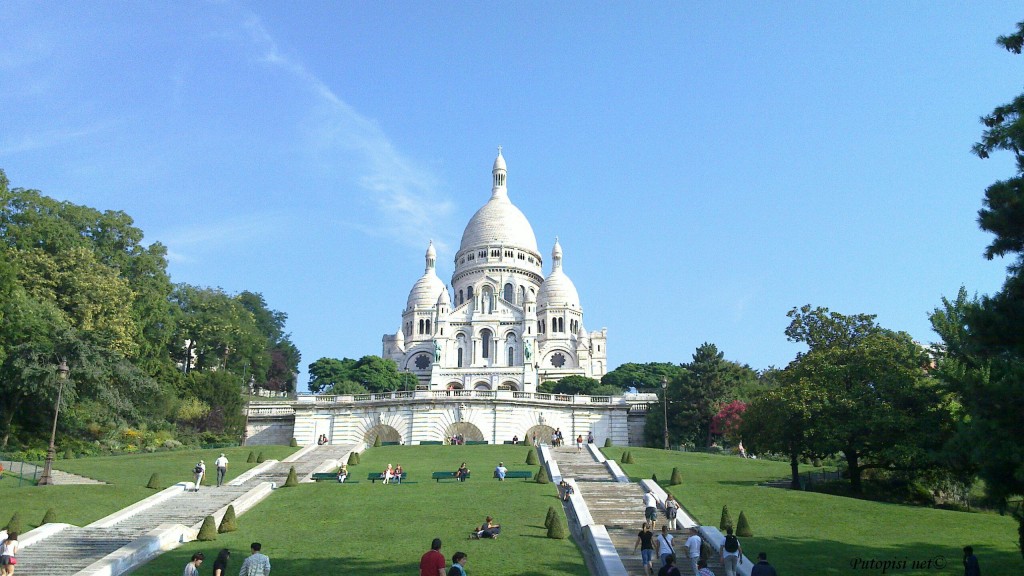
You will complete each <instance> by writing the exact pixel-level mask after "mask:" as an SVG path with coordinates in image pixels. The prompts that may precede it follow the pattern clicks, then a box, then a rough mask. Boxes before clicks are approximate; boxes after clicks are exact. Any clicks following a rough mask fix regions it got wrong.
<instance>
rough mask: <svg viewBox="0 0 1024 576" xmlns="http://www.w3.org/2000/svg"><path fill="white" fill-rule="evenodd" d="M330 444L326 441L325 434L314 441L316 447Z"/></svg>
mask: <svg viewBox="0 0 1024 576" xmlns="http://www.w3.org/2000/svg"><path fill="white" fill-rule="evenodd" d="M330 443H331V441H330V440H328V439H327V434H321V435H320V437H319V438H317V439H316V445H317V446H323V445H324V444H330Z"/></svg>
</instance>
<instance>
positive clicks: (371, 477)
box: [366, 472, 408, 484]
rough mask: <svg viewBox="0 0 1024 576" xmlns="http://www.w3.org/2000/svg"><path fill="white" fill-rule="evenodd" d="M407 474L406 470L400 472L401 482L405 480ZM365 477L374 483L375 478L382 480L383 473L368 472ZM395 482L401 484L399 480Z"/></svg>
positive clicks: (375, 481)
mask: <svg viewBox="0 0 1024 576" xmlns="http://www.w3.org/2000/svg"><path fill="white" fill-rule="evenodd" d="M407 474H408V472H402V482H404V481H405V476H406V475H407ZM366 479H367V480H369V481H370V482H372V483H374V484H376V483H377V480H384V474H382V473H380V472H370V473H369V474H368V475H367V476H366ZM395 484H401V482H395Z"/></svg>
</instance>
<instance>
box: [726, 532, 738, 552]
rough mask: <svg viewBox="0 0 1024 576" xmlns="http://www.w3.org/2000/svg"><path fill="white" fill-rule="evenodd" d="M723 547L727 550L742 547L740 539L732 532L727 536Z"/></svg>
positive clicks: (731, 550) (735, 549)
mask: <svg viewBox="0 0 1024 576" xmlns="http://www.w3.org/2000/svg"><path fill="white" fill-rule="evenodd" d="M723 548H725V551H726V552H735V551H737V550H739V549H740V541H739V540H737V539H736V537H735V536H733V535H732V534H729V535H727V536H726V537H725V545H724V546H723Z"/></svg>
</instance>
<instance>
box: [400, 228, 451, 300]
mask: <svg viewBox="0 0 1024 576" xmlns="http://www.w3.org/2000/svg"><path fill="white" fill-rule="evenodd" d="M436 258H437V251H436V250H434V242H433V241H431V242H430V246H428V247H427V253H426V255H425V259H426V261H427V265H426V268H425V269H424V270H423V276H421V277H420V279H419V280H417V281H416V284H414V285H413V287H412V290H410V291H409V299H408V300H407V301H406V306H405V307H406V310H408V309H411V308H415V307H420V308H430V307H432V306H434V305H435V304H437V299H438V297H439V296H440V295H441V292H442V291H443V290H444V289H445V288H446V286H445V285H444V282H442V281H441V279H440V278H438V277H437V271H436V270H434V262H435V260H436Z"/></svg>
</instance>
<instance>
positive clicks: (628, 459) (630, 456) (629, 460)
mask: <svg viewBox="0 0 1024 576" xmlns="http://www.w3.org/2000/svg"><path fill="white" fill-rule="evenodd" d="M623 462H625V463H626V464H636V458H633V453H632V452H626V459H625V460H623Z"/></svg>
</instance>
